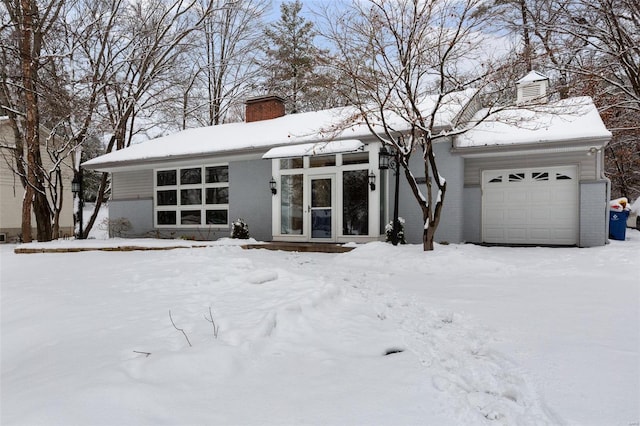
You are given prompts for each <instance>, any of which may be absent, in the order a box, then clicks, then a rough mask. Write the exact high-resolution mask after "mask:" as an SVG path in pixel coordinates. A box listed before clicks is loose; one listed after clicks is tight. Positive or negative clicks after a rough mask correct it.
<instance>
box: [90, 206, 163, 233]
mask: <svg viewBox="0 0 640 426" xmlns="http://www.w3.org/2000/svg"><path fill="white" fill-rule="evenodd" d="M124 219H126V220H128V221H129V223H130V224H131V228H130V229H128V230H127V231H126V232H123V233H122V235H117V234H114V232H113V231H112V232H110V235H109V236H110V237H151V236H154V230H153V198H147V199H137V200H111V201H109V220H110V222H111V223H112V224H113V226H117V225H118V221H121V220H124ZM96 225H97V226H100V224H96Z"/></svg>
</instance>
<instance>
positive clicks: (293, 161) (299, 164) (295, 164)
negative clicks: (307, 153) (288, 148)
mask: <svg viewBox="0 0 640 426" xmlns="http://www.w3.org/2000/svg"><path fill="white" fill-rule="evenodd" d="M303 167H304V161H303V159H302V157H295V158H283V159H281V160H280V170H290V169H301V168H303Z"/></svg>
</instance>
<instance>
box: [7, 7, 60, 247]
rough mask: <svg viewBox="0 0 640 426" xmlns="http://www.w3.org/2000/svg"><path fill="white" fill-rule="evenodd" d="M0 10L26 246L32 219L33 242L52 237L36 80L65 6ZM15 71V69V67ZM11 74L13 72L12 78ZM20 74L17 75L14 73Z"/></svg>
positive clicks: (38, 84)
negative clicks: (34, 228) (34, 225)
mask: <svg viewBox="0 0 640 426" xmlns="http://www.w3.org/2000/svg"><path fill="white" fill-rule="evenodd" d="M2 4H3V6H4V7H3V10H2V11H0V12H3V13H6V16H8V17H9V19H8V21H4V20H3V23H2V27H1V30H2V32H1V36H0V37H1V40H2V41H1V45H0V49H2V56H3V58H4V59H5V61H4V63H3V66H0V68H2V71H1V72H0V73H1V74H0V75H1V76H2V85H3V87H2V92H3V95H2V98H1V100H2V102H3V108H4V109H5V110H7V111H9V120H10V122H11V125H12V127H13V128H14V136H15V138H16V149H15V151H14V152H15V160H16V162H15V164H16V168H17V170H18V171H19V172H21V173H22V174H23V177H22V178H21V182H22V183H23V184H24V187H25V197H24V199H23V203H22V238H23V240H24V241H26V242H29V241H31V239H32V235H31V227H32V224H31V213H32V211H33V213H34V216H35V218H36V230H37V238H38V240H39V241H49V240H51V239H52V237H53V230H52V223H51V209H50V205H49V202H48V200H47V191H46V188H45V180H46V179H45V176H44V175H43V170H44V169H43V163H42V155H41V143H40V128H41V126H40V93H39V90H40V88H41V84H40V77H41V69H42V67H43V66H44V65H45V62H46V61H47V57H46V55H43V51H44V46H45V44H46V42H47V36H48V35H49V33H50V31H51V29H52V27H53V26H54V25H55V23H56V22H57V19H58V16H59V14H60V11H61V9H62V7H63V5H64V1H59V2H39V1H37V0H3V3H2ZM16 63H17V64H19V68H17V69H16V68H13V64H16ZM12 68H13V71H14V72H10V71H11V70H12ZM15 71H18V72H15Z"/></svg>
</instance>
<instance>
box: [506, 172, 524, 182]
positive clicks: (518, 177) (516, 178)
mask: <svg viewBox="0 0 640 426" xmlns="http://www.w3.org/2000/svg"><path fill="white" fill-rule="evenodd" d="M523 181H524V173H510V174H509V182H523Z"/></svg>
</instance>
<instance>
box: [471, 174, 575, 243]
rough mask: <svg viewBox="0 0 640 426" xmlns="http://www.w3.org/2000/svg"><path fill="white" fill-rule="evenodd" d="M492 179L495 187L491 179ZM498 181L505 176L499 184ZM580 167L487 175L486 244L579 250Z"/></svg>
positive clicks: (484, 199) (484, 198)
mask: <svg viewBox="0 0 640 426" xmlns="http://www.w3.org/2000/svg"><path fill="white" fill-rule="evenodd" d="M490 176H493V178H492V179H494V182H490V179H489V177H490ZM496 176H504V178H503V179H502V180H501V181H498V182H495V180H496ZM576 176H577V167H575V166H566V167H547V168H544V167H543V168H536V169H514V170H493V171H490V172H484V173H483V181H482V194H483V195H482V235H483V241H485V242H489V243H503V244H565V245H575V244H576V243H577V235H578V212H577V210H578V182H577V180H576Z"/></svg>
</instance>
